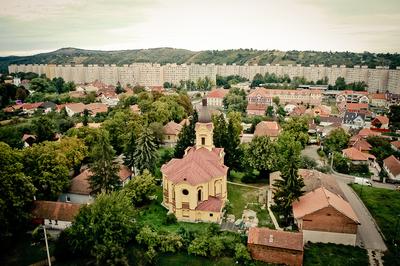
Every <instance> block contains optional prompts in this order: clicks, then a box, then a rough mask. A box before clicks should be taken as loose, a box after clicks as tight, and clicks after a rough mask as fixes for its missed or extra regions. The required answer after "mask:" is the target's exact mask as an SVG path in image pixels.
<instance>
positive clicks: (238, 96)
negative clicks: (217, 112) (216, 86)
mask: <svg viewBox="0 0 400 266" xmlns="http://www.w3.org/2000/svg"><path fill="white" fill-rule="evenodd" d="M223 104H224V108H225V109H226V110H227V111H228V112H231V111H235V112H240V113H245V112H246V108H247V98H246V92H245V91H244V90H240V89H238V88H232V89H230V90H229V93H228V94H227V95H226V96H225V97H224V99H223Z"/></svg>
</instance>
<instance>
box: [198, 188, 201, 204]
mask: <svg viewBox="0 0 400 266" xmlns="http://www.w3.org/2000/svg"><path fill="white" fill-rule="evenodd" d="M197 200H198V201H202V193H201V189H199V190H198V191H197Z"/></svg>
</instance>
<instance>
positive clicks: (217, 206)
mask: <svg viewBox="0 0 400 266" xmlns="http://www.w3.org/2000/svg"><path fill="white" fill-rule="evenodd" d="M221 208H222V200H221V199H220V198H217V197H212V196H209V197H208V200H205V201H203V202H201V203H200V204H199V205H197V207H196V210H198V211H209V212H220V211H221Z"/></svg>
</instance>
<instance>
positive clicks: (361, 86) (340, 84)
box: [328, 77, 368, 91]
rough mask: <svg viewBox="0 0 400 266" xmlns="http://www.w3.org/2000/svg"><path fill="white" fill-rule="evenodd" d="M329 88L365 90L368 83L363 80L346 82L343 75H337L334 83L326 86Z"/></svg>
mask: <svg viewBox="0 0 400 266" xmlns="http://www.w3.org/2000/svg"><path fill="white" fill-rule="evenodd" d="M328 89H329V90H340V91H342V90H353V91H365V90H367V89H368V85H367V84H366V83H365V82H364V81H357V82H352V83H346V80H345V79H344V78H343V77H338V78H337V79H336V81H335V85H333V86H331V85H329V86H328Z"/></svg>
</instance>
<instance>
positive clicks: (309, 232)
mask: <svg viewBox="0 0 400 266" xmlns="http://www.w3.org/2000/svg"><path fill="white" fill-rule="evenodd" d="M293 216H294V218H295V223H296V224H297V226H298V228H299V230H300V231H301V232H302V233H303V241H304V243H306V242H308V241H310V242H322V243H335V244H344V245H352V246H355V244H356V238H357V227H358V225H359V224H360V222H359V220H358V217H357V215H356V214H355V212H354V210H353V209H352V207H351V206H350V204H349V203H348V202H347V201H346V200H344V199H343V198H342V197H340V196H339V195H337V194H335V193H332V192H331V191H329V190H328V189H326V188H324V187H320V188H317V189H315V190H313V191H310V192H308V193H306V194H304V195H303V196H301V197H300V198H299V199H298V200H297V201H295V202H294V203H293Z"/></svg>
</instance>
